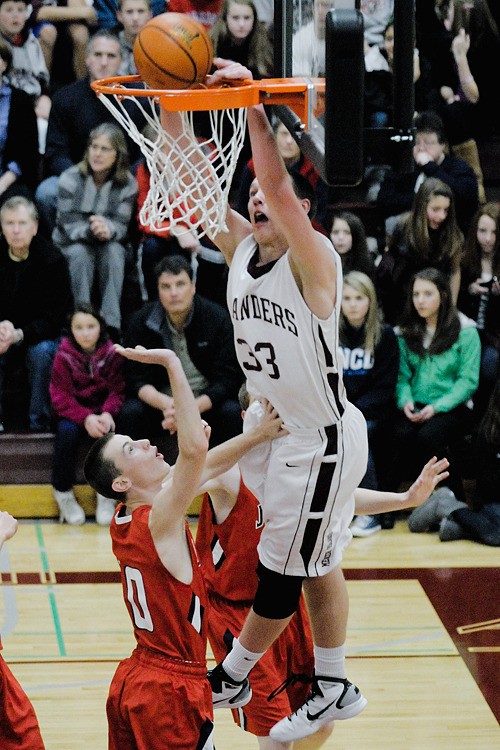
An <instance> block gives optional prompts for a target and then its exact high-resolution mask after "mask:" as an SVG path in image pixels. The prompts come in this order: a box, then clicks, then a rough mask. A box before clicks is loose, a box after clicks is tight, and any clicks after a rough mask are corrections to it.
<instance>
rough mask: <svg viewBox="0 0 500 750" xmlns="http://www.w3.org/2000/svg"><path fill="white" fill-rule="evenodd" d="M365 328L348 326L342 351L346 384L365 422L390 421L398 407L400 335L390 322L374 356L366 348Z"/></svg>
mask: <svg viewBox="0 0 500 750" xmlns="http://www.w3.org/2000/svg"><path fill="white" fill-rule="evenodd" d="M364 338H365V332H364V328H360V329H356V328H353V327H352V326H350V325H349V324H347V325H346V327H345V329H343V330H342V333H341V343H340V348H341V349H342V353H343V355H344V375H343V378H344V384H345V388H346V392H347V398H348V399H349V401H350V402H351V403H352V404H354V406H357V407H358V409H359V410H360V411H361V412H362V413H363V415H364V417H365V419H370V420H386V419H389V418H390V417H391V415H392V413H393V412H394V410H395V407H396V382H397V379H398V370H399V346H398V340H397V337H396V334H395V333H394V331H393V329H392V328H391V326H390V325H388V324H387V323H384V324H383V328H382V336H381V338H380V341H379V342H378V344H377V346H376V347H375V352H374V354H370V353H369V352H368V351H367V350H366V349H365V346H364Z"/></svg>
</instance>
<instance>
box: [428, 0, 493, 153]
mask: <svg viewBox="0 0 500 750" xmlns="http://www.w3.org/2000/svg"><path fill="white" fill-rule="evenodd" d="M495 6H496V3H494V2H488V1H487V0H474V2H463V0H443V1H442V2H439V3H432V2H428V0H416V31H417V43H418V47H419V49H420V53H421V55H423V56H425V57H426V58H427V59H428V61H429V63H430V65H431V70H432V73H433V76H435V78H434V89H436V90H437V92H438V95H439V88H440V87H441V85H442V84H443V83H444V82H445V81H444V80H443V75H445V76H446V78H448V80H449V81H451V82H453V81H455V82H456V72H454V71H453V67H454V66H455V61H454V58H453V55H452V54H451V52H450V48H451V44H452V41H453V39H454V38H456V36H457V35H458V34H459V32H460V29H461V28H463V29H464V31H465V33H466V34H467V35H468V36H469V37H470V46H469V48H468V50H467V61H468V66H469V68H470V75H471V76H472V77H473V81H474V84H475V85H476V86H477V90H478V92H479V100H478V101H477V102H476V104H475V105H474V106H473V108H472V110H471V111H470V114H471V115H472V118H468V119H467V121H465V120H464V119H462V122H460V120H459V119H458V118H457V119H455V123H454V125H455V126H457V127H458V129H459V130H460V128H463V126H464V124H467V125H468V126H469V127H472V128H473V132H472V137H473V138H475V139H476V140H478V139H481V138H483V137H488V136H490V135H491V134H492V133H493V132H498V128H499V123H500V119H499V116H498V111H497V110H498V107H497V106H496V99H495V97H494V96H492V88H491V73H492V70H494V69H495V67H496V65H497V63H498V60H499V58H500V33H499V28H498V25H497V22H496V21H495V19H494V17H493V9H494V7H495ZM465 75H467V74H465ZM471 83H472V82H471ZM452 88H454V86H453V84H452ZM432 108H433V107H432ZM462 109H463V108H462ZM453 137H454V136H453V133H452V132H450V138H453ZM457 142H458V141H457Z"/></svg>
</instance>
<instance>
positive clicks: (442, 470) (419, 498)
mask: <svg viewBox="0 0 500 750" xmlns="http://www.w3.org/2000/svg"><path fill="white" fill-rule="evenodd" d="M449 465H450V462H449V461H448V459H447V458H442V459H441V460H440V461H438V460H437V458H436V456H433V457H432V458H431V460H430V461H427V463H426V464H425V466H424V468H423V469H422V471H421V472H420V475H419V476H418V477H417V479H416V480H415V481H414V482H413V484H412V485H411V487H410V488H409V489H408V491H407V493H408V507H416V506H417V505H422V503H424V502H425V501H426V500H427V498H428V497H430V495H431V493H432V492H433V490H434V489H435V488H436V485H437V484H439V482H442V481H443V479H446V477H448V476H449V475H450V473H449V471H446V469H447V468H448V466H449Z"/></svg>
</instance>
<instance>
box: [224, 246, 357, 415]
mask: <svg viewBox="0 0 500 750" xmlns="http://www.w3.org/2000/svg"><path fill="white" fill-rule="evenodd" d="M318 235H319V236H320V237H321V238H322V240H324V242H325V244H326V245H327V246H328V247H329V248H331V252H332V255H333V256H334V258H335V262H336V266H337V295H336V303H335V306H334V309H333V311H332V313H331V315H330V316H329V317H328V318H327V319H326V320H320V319H319V318H317V317H316V316H315V315H314V314H313V313H312V312H311V311H310V309H309V308H308V307H307V305H306V303H305V301H304V299H303V297H302V295H301V293H300V291H299V289H298V287H297V283H296V281H295V279H294V277H293V275H292V272H291V269H290V264H289V262H288V253H285V254H284V255H283V256H281V257H280V258H279V259H278V260H277V261H275V262H274V263H269V264H267V265H266V266H264V267H255V263H253V264H252V266H251V272H249V263H250V261H251V259H252V257H253V256H254V254H255V253H256V252H257V245H256V242H255V240H254V238H253V236H252V235H249V236H248V237H246V238H245V239H244V240H243V241H242V242H241V243H240V244H239V245H238V247H237V249H236V252H235V254H234V257H233V259H232V262H231V266H230V268H229V276H228V285H227V302H228V308H229V312H230V314H231V318H232V323H233V327H234V339H235V346H236V353H237V356H238V360H239V362H240V365H241V367H242V369H243V372H244V374H245V375H246V378H247V383H248V390H249V392H250V393H251V394H252V395H255V396H264V397H265V398H267V399H268V400H269V401H270V402H271V403H272V404H273V406H275V408H276V409H277V410H278V412H279V414H280V416H281V417H282V418H283V419H284V422H285V425H287V426H290V427H295V428H299V429H300V428H311V427H315V426H319V425H321V426H326V425H331V424H334V423H337V422H338V421H339V420H340V418H341V417H342V414H343V413H344V410H345V407H346V395H345V389H344V384H343V382H342V369H343V362H342V354H341V352H340V349H339V341H338V326H339V313H340V306H341V299H342V267H341V263H340V258H339V256H338V255H337V253H336V252H335V250H334V248H333V245H332V244H331V242H330V240H329V239H328V238H326V237H325V236H323V235H321V234H319V233H318Z"/></svg>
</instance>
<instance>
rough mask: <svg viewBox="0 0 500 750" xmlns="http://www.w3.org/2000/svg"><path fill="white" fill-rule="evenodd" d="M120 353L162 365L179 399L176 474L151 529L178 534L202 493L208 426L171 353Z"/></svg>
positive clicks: (122, 350)
mask: <svg viewBox="0 0 500 750" xmlns="http://www.w3.org/2000/svg"><path fill="white" fill-rule="evenodd" d="M115 349H116V351H117V352H118V353H119V354H121V355H122V356H124V357H126V358H127V359H132V360H134V361H136V362H145V363H147V364H158V365H162V366H163V367H166V368H167V371H168V376H169V380H170V386H171V388H172V395H173V397H174V399H175V411H176V419H177V441H178V446H179V455H178V458H177V460H176V462H175V470H174V471H172V474H171V475H169V476H168V477H167V480H166V482H165V484H164V486H163V489H162V490H161V491H160V492H159V493H158V495H157V496H156V498H155V502H154V503H153V506H152V510H151V516H150V521H149V525H150V528H151V532H152V533H153V535H155V528H156V531H157V532H158V533H159V534H161V533H162V532H161V530H164V529H166V528H168V532H169V534H170V533H172V531H175V522H176V521H178V522H182V523H184V515H185V513H186V512H187V509H188V507H189V505H190V504H191V502H192V500H193V498H194V497H196V494H197V492H198V487H199V486H200V484H201V481H202V479H201V477H202V471H203V468H204V466H205V460H206V455H207V451H208V439H207V436H206V434H205V429H204V423H203V421H202V420H201V418H200V412H199V411H198V407H197V405H196V401H195V398H194V395H193V392H192V390H191V386H190V385H189V383H188V380H187V378H186V375H185V373H184V370H183V368H182V364H181V362H180V360H179V358H178V357H177V355H176V354H175V352H173V351H171V350H170V349H144V347H136V348H135V349H132V348H123V347H121V346H119V345H115Z"/></svg>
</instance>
